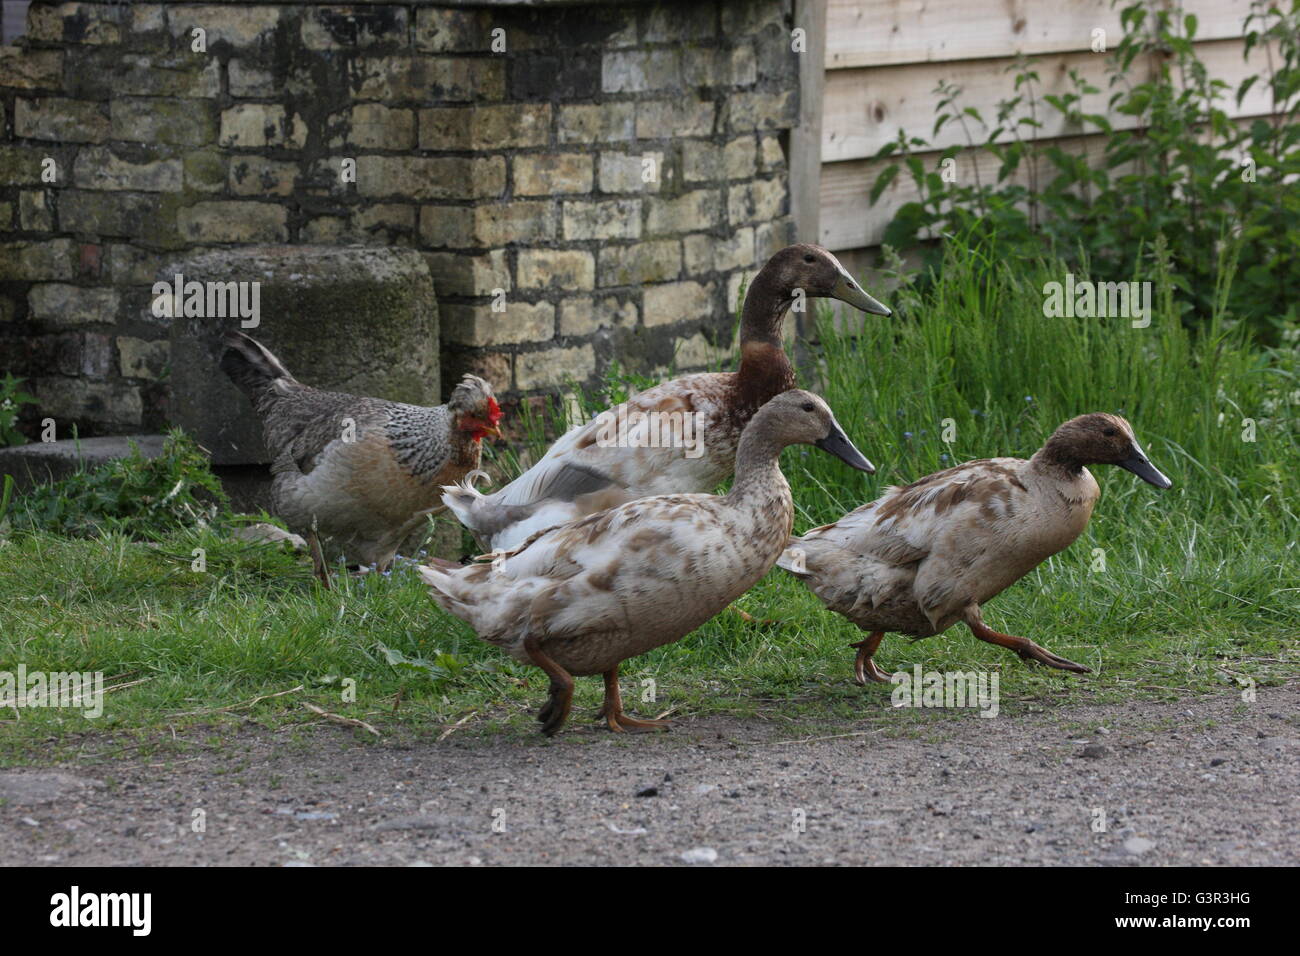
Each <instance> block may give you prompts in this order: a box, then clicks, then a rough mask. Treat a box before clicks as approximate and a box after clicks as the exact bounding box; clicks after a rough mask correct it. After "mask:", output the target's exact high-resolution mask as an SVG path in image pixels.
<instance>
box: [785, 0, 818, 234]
mask: <svg viewBox="0 0 1300 956" xmlns="http://www.w3.org/2000/svg"><path fill="white" fill-rule="evenodd" d="M794 25H795V26H796V27H801V28H802V29H803V30H804V33H805V36H804V39H805V42H806V43H807V47H806V49H805V51H804V52H803V53H801V54H800V55H799V125H798V126H796V127H795V128H794V129H792V130H791V131H790V215H791V216H793V217H794V223H795V230H796V237H797V238H798V240H799V241H800V242H818V243H819V242H820V241H821V237H820V235H821V234H820V231H819V224H820V216H819V213H820V211H821V195H820V194H821V181H822V175H821V173H822V92H823V90H824V89H825V87H826V0H795V5H794Z"/></svg>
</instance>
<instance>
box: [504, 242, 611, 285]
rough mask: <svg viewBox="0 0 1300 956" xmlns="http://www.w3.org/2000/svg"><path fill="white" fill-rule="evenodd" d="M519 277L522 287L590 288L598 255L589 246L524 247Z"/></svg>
mask: <svg viewBox="0 0 1300 956" xmlns="http://www.w3.org/2000/svg"><path fill="white" fill-rule="evenodd" d="M515 279H516V282H517V285H518V287H519V288H520V289H564V290H570V291H572V290H585V289H590V288H592V287H593V286H594V285H595V283H596V259H595V257H594V256H593V255H592V254H591V253H590V252H588V251H587V250H585V249H521V250H520V251H519V259H518V262H517V263H516V266H515Z"/></svg>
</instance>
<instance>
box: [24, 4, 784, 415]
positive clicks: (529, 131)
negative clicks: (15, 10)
mask: <svg viewBox="0 0 1300 956" xmlns="http://www.w3.org/2000/svg"><path fill="white" fill-rule="evenodd" d="M195 28H201V29H202V30H203V31H204V34H205V40H206V50H205V51H203V52H196V51H195V50H193V49H192V45H193V42H194V40H193V31H194V29H195ZM503 45H504V49H503V48H502V46H503ZM796 57H797V54H794V53H792V52H791V44H790V0H720V2H700V0H687V2H661V3H632V4H610V3H598V4H589V5H585V6H576V7H575V6H563V7H553V6H546V5H543V6H541V7H536V6H533V7H522V6H519V7H512V6H508V5H500V4H498V5H495V6H491V7H487V8H477V7H471V6H467V5H465V4H458V5H456V6H455V7H454V8H453V7H447V6H434V5H429V4H423V3H405V4H382V3H363V4H354V5H351V6H338V5H325V4H279V5H277V4H266V5H258V4H230V5H213V4H182V3H176V4H170V3H169V4H150V3H132V4H100V3H57V4H51V3H41V2H37V3H34V4H33V5H32V7H31V9H30V11H29V16H28V28H27V34H26V36H25V37H24V38H23V39H22V40H20V41H19V44H18V45H16V46H10V47H4V48H0V100H2V102H3V109H4V138H3V140H0V232H2V233H3V235H0V370H8V371H12V372H13V373H14V374H16V375H19V376H22V377H25V378H28V379H29V380H30V381H31V390H32V391H33V392H34V393H35V394H36V395H37V396H38V397H39V398H40V400H41V407H40V409H39V411H38V412H37V414H38V415H40V416H45V415H51V416H54V417H56V418H57V419H59V420H60V422H64V423H66V422H76V423H77V424H78V425H79V426H80V427H81V429H82V433H83V434H94V433H121V432H130V431H139V430H141V429H142V428H143V429H155V428H158V427H160V426H161V425H162V424H163V423H164V422H165V421H166V419H167V403H168V388H167V382H166V378H167V372H168V351H167V344H166V337H167V329H166V327H165V326H164V325H163V324H162V323H163V322H165V321H166V320H162V319H156V318H154V317H153V316H152V315H151V313H150V311H149V309H148V303H149V298H150V296H149V293H150V288H151V285H152V282H153V280H154V277H155V274H156V272H157V270H158V269H159V268H160V267H161V266H162V265H164V264H165V263H166V262H168V261H170V260H172V259H175V258H177V257H178V253H179V252H180V251H181V250H194V249H207V248H219V247H221V246H223V245H240V244H250V243H259V244H262V243H324V244H331V245H332V244H348V243H357V242H362V243H366V244H377V245H403V246H412V247H415V248H417V249H419V250H421V251H422V252H423V253H424V255H425V257H426V260H427V262H428V264H429V268H430V270H431V272H432V273H433V276H434V283H435V288H436V290H437V295H438V300H439V305H440V312H441V316H442V341H443V366H444V367H443V373H444V374H443V380H444V382H446V383H454V382H455V381H456V379H457V378H458V377H459V375H460V373H461V372H463V371H474V372H477V373H478V374H480V375H483V376H484V377H486V378H488V379H489V380H490V381H492V382H493V384H494V385H496V387H497V388H498V389H499V390H501V391H502V392H504V393H508V394H510V395H512V396H513V397H519V398H522V399H523V400H530V401H535V400H536V399H535V398H534V397H535V396H540V395H545V394H547V393H549V392H554V391H556V390H559V389H562V388H563V387H564V386H565V384H566V383H567V382H569V381H577V382H583V381H587V380H590V379H592V378H593V377H595V376H598V375H599V374H601V372H602V371H603V369H604V368H605V367H606V366H607V365H608V363H609V362H610V361H611V360H612V359H614V358H618V360H619V361H620V362H621V363H623V364H624V365H626V366H630V367H631V368H633V369H636V370H639V371H642V372H646V373H652V374H654V373H661V372H663V371H665V370H666V369H667V367H668V366H669V364H670V362H672V361H673V358H674V354H675V355H676V365H677V367H678V368H679V369H684V368H693V367H701V366H703V365H705V364H706V363H708V362H709V361H711V360H712V359H713V358H714V357H715V356H716V355H717V354H718V352H719V350H721V349H725V348H727V347H729V346H730V344H731V341H730V339H731V334H732V318H731V315H732V313H733V312H734V307H735V298H736V295H737V289H738V287H739V286H740V284H741V282H742V279H743V277H744V276H745V275H746V274H752V272H753V271H754V267H755V264H756V263H761V262H762V261H763V260H764V259H765V258H766V257H767V256H768V255H770V253H771V252H773V251H774V250H775V249H777V248H780V247H781V246H783V245H785V244H787V243H788V242H790V241H792V240H793V238H794V230H793V225H792V223H791V221H790V219H789V217H788V205H789V201H788V188H787V179H786V160H785V149H786V145H787V144H786V140H787V137H788V130H789V128H790V126H791V125H792V124H793V122H794V120H795V117H796V113H797V107H798V92H797V88H796V87H797V74H798V64H797V62H796ZM348 160H351V161H354V163H355V181H345V180H346V179H348V178H349V177H346V176H344V175H341V173H342V172H343V170H344V169H345V166H346V165H350V164H346V161H348ZM50 161H52V167H51V164H50ZM50 168H52V169H53V170H54V174H53V175H54V179H53V181H48V177H49V176H50V173H49V172H47V170H49V169H50Z"/></svg>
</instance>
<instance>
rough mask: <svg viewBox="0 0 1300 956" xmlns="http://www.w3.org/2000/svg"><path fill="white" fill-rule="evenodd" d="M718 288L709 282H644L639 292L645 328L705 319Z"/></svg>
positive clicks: (714, 307)
mask: <svg viewBox="0 0 1300 956" xmlns="http://www.w3.org/2000/svg"><path fill="white" fill-rule="evenodd" d="M717 292H718V288H717V286H716V285H714V284H713V283H712V282H696V281H694V280H688V281H686V282H664V283H660V284H657V285H648V286H646V287H645V289H644V290H643V292H642V296H641V314H642V318H641V321H642V324H644V325H645V327H646V328H654V327H655V326H659V325H671V324H673V323H674V322H684V321H688V320H692V321H693V320H697V319H707V318H709V317H710V316H711V315H713V314H715V312H716V311H717V298H718V295H717Z"/></svg>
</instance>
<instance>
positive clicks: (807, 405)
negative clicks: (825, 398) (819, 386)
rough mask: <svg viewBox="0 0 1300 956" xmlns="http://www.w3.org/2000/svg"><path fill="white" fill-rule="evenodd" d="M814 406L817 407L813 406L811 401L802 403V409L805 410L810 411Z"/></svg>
mask: <svg viewBox="0 0 1300 956" xmlns="http://www.w3.org/2000/svg"><path fill="white" fill-rule="evenodd" d="M816 407H817V406H815V405H814V404H813V403H812V402H804V403H803V410H804V411H805V412H811V411H812V410H813V409H814V408H816Z"/></svg>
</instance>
